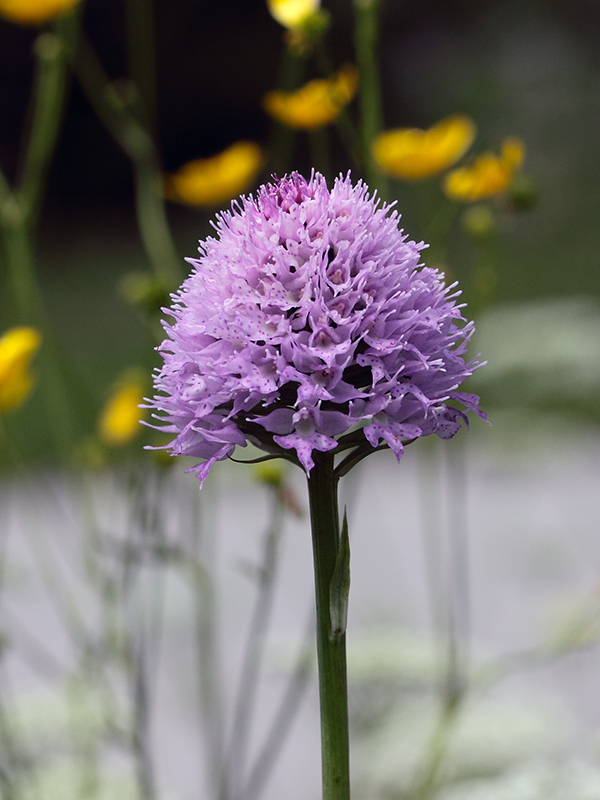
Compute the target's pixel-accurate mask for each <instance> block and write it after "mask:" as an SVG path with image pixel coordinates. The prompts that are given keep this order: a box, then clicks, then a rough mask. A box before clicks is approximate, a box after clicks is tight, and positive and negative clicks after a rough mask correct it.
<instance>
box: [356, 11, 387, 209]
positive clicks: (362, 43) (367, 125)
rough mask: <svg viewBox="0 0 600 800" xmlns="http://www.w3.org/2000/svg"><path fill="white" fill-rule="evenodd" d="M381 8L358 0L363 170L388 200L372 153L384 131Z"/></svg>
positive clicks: (372, 185) (357, 29) (357, 37)
mask: <svg viewBox="0 0 600 800" xmlns="http://www.w3.org/2000/svg"><path fill="white" fill-rule="evenodd" d="M379 5H380V0H354V7H355V10H356V22H355V45H356V61H357V64H358V70H359V72H360V87H359V93H360V115H361V121H360V137H361V149H362V156H363V169H364V172H365V178H366V180H367V183H368V184H369V186H370V187H371V189H377V190H378V192H379V194H380V196H381V197H382V198H383V199H384V200H385V199H386V198H387V196H388V194H389V187H388V181H387V180H386V179H385V178H384V177H383V176H382V175H381V174H380V173H379V172H378V171H377V169H376V167H375V162H374V161H373V156H372V154H371V143H372V141H373V139H374V138H375V136H377V134H378V133H379V132H380V131H381V130H382V128H383V112H382V110H381V90H380V85H379V71H378V68H377V38H378V19H377V15H378V11H379Z"/></svg>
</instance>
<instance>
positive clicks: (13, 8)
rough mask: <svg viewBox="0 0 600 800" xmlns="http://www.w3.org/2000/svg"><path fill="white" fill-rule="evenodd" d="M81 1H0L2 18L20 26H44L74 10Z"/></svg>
mask: <svg viewBox="0 0 600 800" xmlns="http://www.w3.org/2000/svg"><path fill="white" fill-rule="evenodd" d="M78 2H79V0H0V16H1V17H5V18H6V19H8V20H10V21H11V22H17V23H18V24H19V25H42V24H43V23H44V22H48V20H51V19H54V18H55V17H59V16H60V15H61V14H65V13H66V12H67V11H70V10H71V9H72V8H74V7H75V6H76V5H77V3H78Z"/></svg>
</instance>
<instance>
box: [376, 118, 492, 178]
mask: <svg viewBox="0 0 600 800" xmlns="http://www.w3.org/2000/svg"><path fill="white" fill-rule="evenodd" d="M475 133H476V128H475V123H474V122H473V121H472V120H471V119H470V118H469V117H466V116H463V115H462V114H455V115H453V116H451V117H446V118H445V119H443V120H440V122H438V123H436V124H435V125H433V126H432V127H431V128H429V129H428V130H421V129H420V128H396V129H394V130H390V131H385V132H384V133H381V134H380V135H379V136H377V137H376V138H375V139H374V141H373V145H372V153H373V158H374V160H375V163H376V164H377V166H378V167H379V169H380V170H381V171H382V172H383V173H385V174H386V175H391V176H392V177H394V178H399V179H400V180H405V181H419V180H424V179H425V178H430V177H431V176H432V175H437V174H438V173H439V172H441V171H442V170H444V169H447V168H448V167H451V166H452V165H453V164H455V163H456V162H457V161H458V159H459V158H460V157H461V156H462V155H464V154H465V153H466V152H467V150H468V149H469V147H470V146H471V145H472V144H473V139H474V138H475Z"/></svg>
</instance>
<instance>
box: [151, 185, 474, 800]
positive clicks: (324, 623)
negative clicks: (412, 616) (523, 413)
mask: <svg viewBox="0 0 600 800" xmlns="http://www.w3.org/2000/svg"><path fill="white" fill-rule="evenodd" d="M398 218H399V215H398V213H397V212H396V211H394V210H392V209H391V207H390V206H386V205H385V204H380V202H379V200H377V199H375V198H373V197H370V196H369V193H368V187H367V186H366V185H365V184H363V183H362V182H358V183H357V184H356V185H353V184H352V182H351V179H350V176H349V175H348V176H347V177H345V178H344V177H340V178H338V179H337V180H336V181H335V182H334V184H333V187H332V188H331V189H329V187H328V186H327V183H326V181H325V178H323V176H322V175H320V174H318V173H314V174H313V175H312V176H311V178H310V180H308V181H307V180H306V179H305V178H303V177H302V176H300V175H299V174H297V173H293V174H292V175H290V176H287V177H285V178H283V179H281V180H279V179H275V180H274V182H273V183H271V184H267V185H265V186H262V187H261V188H260V189H259V191H258V193H257V196H256V197H252V196H249V197H243V198H241V199H240V200H239V201H238V202H234V203H233V204H232V208H231V211H228V212H223V213H222V214H220V215H219V216H218V218H217V221H216V224H215V229H216V233H217V236H216V238H212V237H210V238H208V239H207V240H206V241H204V242H202V243H201V247H200V253H201V255H200V258H199V259H190V262H191V264H192V265H193V267H194V270H193V272H192V274H191V275H190V276H189V278H187V280H186V281H185V282H184V283H183V285H182V287H181V289H180V290H179V292H178V293H176V294H175V295H173V300H174V303H173V306H172V307H171V309H169V310H168V313H169V314H170V315H171V316H172V317H173V318H174V322H173V323H172V324H165V329H166V332H167V338H166V339H165V341H164V342H163V343H162V345H161V346H160V347H159V352H160V353H161V354H162V356H163V360H164V363H163V366H162V368H161V369H160V370H159V371H158V372H157V374H156V376H155V386H156V389H157V395H156V397H155V398H154V399H153V400H151V401H149V407H151V408H153V409H154V410H155V412H158V413H157V414H156V416H157V419H158V420H160V422H159V423H158V425H157V427H161V428H162V429H163V430H166V431H168V432H170V433H171V434H172V435H173V440H172V441H171V443H170V445H168V447H169V449H170V451H171V453H172V454H173V455H188V456H193V457H195V458H197V459H199V463H198V464H197V465H196V466H194V467H192V468H191V470H190V471H193V472H195V473H197V475H198V477H199V479H200V481H201V482H203V481H204V480H205V479H206V477H207V475H208V473H209V471H210V469H211V468H212V466H213V464H214V463H215V462H216V461H219V460H223V459H225V458H228V457H230V456H231V455H232V454H233V451H234V450H235V448H236V447H237V446H245V445H246V444H247V443H248V442H251V443H252V444H254V445H256V446H257V447H259V448H261V449H262V450H264V451H265V452H266V453H268V454H270V455H272V456H279V457H282V458H286V459H287V460H289V461H292V462H294V463H296V464H297V465H298V466H301V467H302V468H303V469H304V470H305V472H306V474H307V476H308V487H309V498H310V509H311V526H312V531H313V545H314V560H315V580H316V592H317V622H318V637H317V638H318V653H319V681H320V696H321V716H322V753H323V787H324V798H327V800H345V799H346V798H347V797H348V796H349V779H348V730H347V698H346V661H345V633H344V631H343V630H341V629H339V628H340V625H336V630H335V631H332V614H331V611H332V599H333V604H334V606H335V608H334V615H333V617H334V620H338V621H339V620H340V619H341V618H342V617H343V616H344V615H345V608H344V605H345V602H346V598H345V597H344V596H343V594H344V593H345V592H346V591H347V583H348V576H349V570H348V564H347V561H348V558H347V556H348V553H347V552H346V545H347V540H346V538H345V537H344V536H343V532H342V531H340V525H339V512H338V504H337V483H338V480H339V478H340V477H341V476H342V475H343V474H345V473H346V472H347V471H348V470H349V469H350V468H351V467H352V466H354V465H355V464H356V463H358V462H359V461H361V460H362V459H363V458H365V457H366V456H367V455H369V454H370V453H372V452H375V451H376V450H379V449H382V448H388V447H389V448H390V449H391V450H392V451H393V452H394V454H395V456H396V458H397V459H398V460H399V459H400V458H401V456H402V453H403V449H404V445H405V444H406V442H407V441H412V440H414V439H416V438H418V437H420V436H428V435H430V434H436V435H437V436H440V437H441V438H444V439H446V438H450V437H452V436H454V435H455V434H456V433H457V432H458V430H459V429H460V427H461V423H462V422H463V421H465V422H466V419H467V418H466V414H465V411H464V410H461V409H460V408H459V406H462V407H463V409H466V410H472V411H474V412H475V413H476V414H478V415H479V416H484V415H483V413H482V412H481V411H480V410H479V399H478V398H477V397H476V396H474V395H471V394H467V393H464V392H461V391H460V390H459V387H460V385H461V383H462V382H463V381H464V380H465V379H466V378H467V377H469V376H470V375H471V374H472V373H473V371H474V370H475V369H476V367H477V362H476V360H471V361H469V360H467V359H466V358H465V356H466V351H467V346H468V342H469V339H470V338H471V335H472V333H473V330H474V328H473V324H472V322H467V321H465V320H464V318H463V316H462V313H461V306H460V305H457V304H456V298H457V297H458V295H459V292H458V291H457V290H456V287H455V285H452V286H449V287H446V286H445V284H444V282H443V276H442V275H440V273H438V272H437V271H436V270H434V269H431V268H429V267H426V266H424V265H422V264H421V263H420V254H421V251H422V250H423V249H424V248H425V244H424V243H420V244H417V243H415V242H412V241H410V240H408V238H407V237H406V235H405V234H404V233H403V232H402V231H401V230H399V229H398ZM336 459H337V464H336ZM344 542H345V545H344ZM342 545H344V547H343V552H342V553H340V547H341V546H342ZM332 582H333V586H332ZM344 587H346V589H344ZM341 627H342V628H343V625H342V626H341Z"/></svg>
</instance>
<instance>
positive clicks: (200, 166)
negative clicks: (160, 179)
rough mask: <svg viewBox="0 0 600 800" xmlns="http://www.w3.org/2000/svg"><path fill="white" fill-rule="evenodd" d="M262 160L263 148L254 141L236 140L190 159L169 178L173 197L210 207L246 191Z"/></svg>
mask: <svg viewBox="0 0 600 800" xmlns="http://www.w3.org/2000/svg"><path fill="white" fill-rule="evenodd" d="M262 163H263V153H262V150H261V148H260V147H259V146H258V145H257V144H255V143H254V142H243V141H242V142H236V143H235V144H232V145H231V146H230V147H228V148H227V149H226V150H223V152H221V153H218V154H217V155H215V156H212V157H211V158H197V159H195V160H194V161H188V163H187V164H184V165H183V166H182V167H180V168H179V169H178V170H177V172H175V174H174V175H170V176H168V177H167V178H166V182H165V189H166V194H167V197H168V198H169V199H170V200H177V201H178V202H180V203H185V204H186V205H190V206H201V207H203V208H211V207H212V206H216V205H219V204H221V203H223V202H225V201H226V200H231V198H232V197H236V196H237V195H238V194H241V193H242V192H243V191H245V190H246V189H247V188H248V187H249V186H250V185H251V183H252V181H253V180H254V178H255V177H256V175H257V173H258V171H259V169H260V168H261V166H262Z"/></svg>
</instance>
